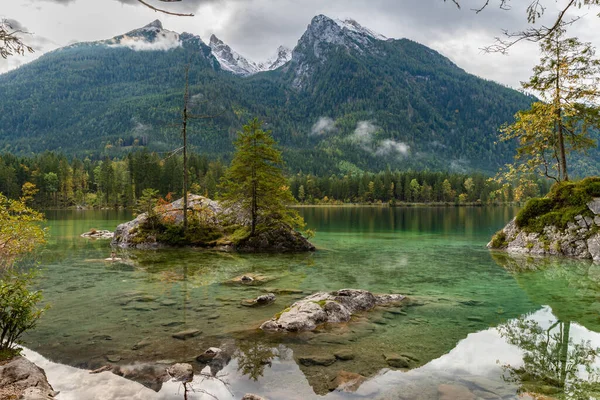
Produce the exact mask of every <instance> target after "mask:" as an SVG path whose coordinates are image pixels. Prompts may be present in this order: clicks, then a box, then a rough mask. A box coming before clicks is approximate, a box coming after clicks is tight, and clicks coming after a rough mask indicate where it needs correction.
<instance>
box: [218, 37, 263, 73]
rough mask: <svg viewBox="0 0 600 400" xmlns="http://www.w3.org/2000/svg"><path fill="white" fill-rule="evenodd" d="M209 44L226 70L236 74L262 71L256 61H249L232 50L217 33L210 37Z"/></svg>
mask: <svg viewBox="0 0 600 400" xmlns="http://www.w3.org/2000/svg"><path fill="white" fill-rule="evenodd" d="M209 46H210V48H211V49H212V53H213V55H214V56H215V58H216V59H217V61H218V62H219V64H220V65H221V68H222V69H224V70H225V71H229V72H232V73H234V74H236V75H252V74H255V73H257V72H259V71H260V70H259V68H258V66H257V65H256V64H255V63H254V62H252V61H248V60H247V59H246V58H245V57H244V56H242V55H241V54H239V53H237V52H235V51H234V50H232V49H231V47H229V46H228V45H227V44H225V43H224V42H223V41H222V40H221V39H219V38H218V37H216V36H215V35H212V36H211V37H210V43H209Z"/></svg>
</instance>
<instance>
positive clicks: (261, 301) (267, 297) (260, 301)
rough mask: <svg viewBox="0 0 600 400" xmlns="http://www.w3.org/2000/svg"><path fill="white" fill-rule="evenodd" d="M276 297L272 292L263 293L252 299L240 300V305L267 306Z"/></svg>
mask: <svg viewBox="0 0 600 400" xmlns="http://www.w3.org/2000/svg"><path fill="white" fill-rule="evenodd" d="M276 299H277V298H276V297H275V294H273V293H267V294H263V295H261V296H258V297H257V298H256V299H253V300H244V301H242V305H243V306H246V307H256V306H267V305H269V304H273V303H274V302H275V300H276Z"/></svg>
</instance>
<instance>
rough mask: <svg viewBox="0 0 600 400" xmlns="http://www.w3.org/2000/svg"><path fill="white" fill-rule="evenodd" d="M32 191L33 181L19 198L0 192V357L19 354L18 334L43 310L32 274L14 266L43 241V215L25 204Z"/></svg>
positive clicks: (32, 324) (33, 188)
mask: <svg viewBox="0 0 600 400" xmlns="http://www.w3.org/2000/svg"><path fill="white" fill-rule="evenodd" d="M34 193H35V187H33V186H32V185H26V186H24V187H23V196H22V197H21V198H20V199H19V200H10V199H7V198H6V197H5V196H4V195H2V194H1V193H0V361H2V360H3V359H8V358H12V357H13V356H15V355H17V354H19V351H20V349H19V348H18V347H17V345H18V343H19V339H20V337H21V335H23V333H24V332H25V331H27V330H29V329H32V328H33V327H34V326H35V324H36V322H37V320H38V319H39V318H40V316H41V315H42V313H43V312H44V309H40V308H38V306H37V305H38V303H39V302H40V301H41V299H42V294H41V292H39V291H32V290H30V287H31V286H32V280H33V274H27V273H22V272H18V271H16V270H14V269H13V268H14V266H15V264H16V263H17V262H19V261H20V260H21V259H22V258H23V257H24V256H26V255H29V254H30V253H31V252H32V251H33V250H34V249H35V247H37V246H38V245H40V244H42V243H44V237H45V230H44V229H43V228H42V227H41V226H40V223H41V222H42V221H43V216H42V215H41V214H40V213H38V212H37V211H34V210H32V209H31V208H29V207H27V205H26V202H27V201H28V200H30V198H31V196H32V195H33V194H34Z"/></svg>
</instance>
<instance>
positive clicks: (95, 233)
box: [80, 229, 114, 239]
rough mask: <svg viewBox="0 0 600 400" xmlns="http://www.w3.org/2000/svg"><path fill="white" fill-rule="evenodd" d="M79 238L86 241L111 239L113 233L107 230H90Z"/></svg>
mask: <svg viewBox="0 0 600 400" xmlns="http://www.w3.org/2000/svg"><path fill="white" fill-rule="evenodd" d="M80 236H81V237H83V238H88V239H112V238H113V236H114V233H113V232H111V231H107V230H96V229H90V230H89V232H86V233H82V234H81V235H80Z"/></svg>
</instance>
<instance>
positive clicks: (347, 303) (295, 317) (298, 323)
mask: <svg viewBox="0 0 600 400" xmlns="http://www.w3.org/2000/svg"><path fill="white" fill-rule="evenodd" d="M404 299H405V297H404V296H402V295H399V294H392V295H375V294H373V293H371V292H368V291H366V290H357V289H342V290H338V291H335V292H330V293H326V292H319V293H315V294H313V295H311V296H308V297H305V298H304V299H302V300H299V301H297V302H295V303H294V304H293V305H292V306H291V307H289V308H287V309H285V310H284V311H282V312H281V313H280V314H278V315H276V316H275V317H274V318H272V319H271V320H269V321H266V322H264V323H263V324H262V325H261V327H260V328H261V329H262V330H265V331H281V332H299V331H312V330H314V329H315V328H316V327H317V326H319V325H321V324H324V323H340V322H348V321H349V320H350V318H351V317H352V315H353V314H355V313H357V312H362V311H369V310H371V309H373V308H374V307H377V306H383V305H388V304H398V303H400V302H401V301H402V300H404Z"/></svg>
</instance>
